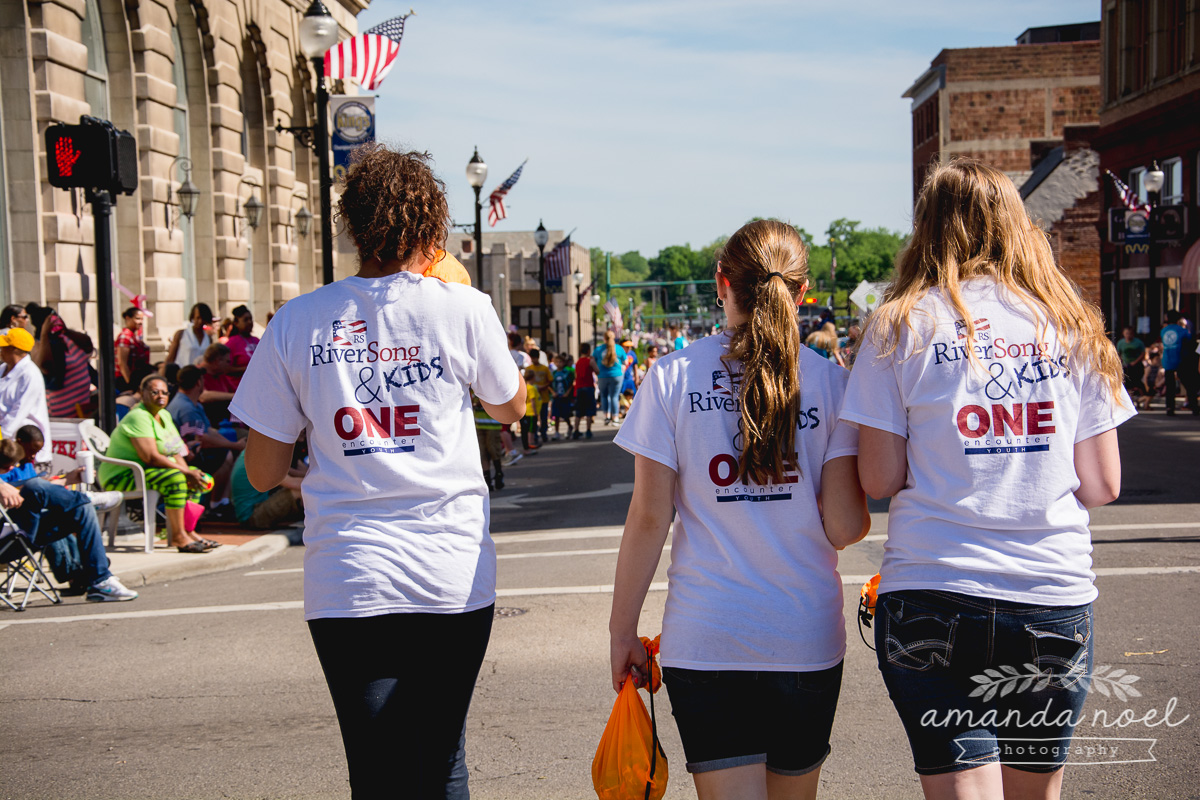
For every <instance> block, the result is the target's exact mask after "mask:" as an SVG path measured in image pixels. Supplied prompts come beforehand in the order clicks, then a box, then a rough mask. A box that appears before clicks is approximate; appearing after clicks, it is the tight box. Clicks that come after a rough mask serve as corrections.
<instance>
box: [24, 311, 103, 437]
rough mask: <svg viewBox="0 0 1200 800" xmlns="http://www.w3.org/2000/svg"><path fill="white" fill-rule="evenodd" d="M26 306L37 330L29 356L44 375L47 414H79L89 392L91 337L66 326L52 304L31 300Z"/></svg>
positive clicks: (86, 401) (64, 415) (90, 392)
mask: <svg viewBox="0 0 1200 800" xmlns="http://www.w3.org/2000/svg"><path fill="white" fill-rule="evenodd" d="M26 309H27V310H28V312H29V317H30V319H31V320H32V322H33V329H34V331H35V333H36V334H37V343H36V344H34V346H33V350H32V352H30V354H29V358H30V360H31V361H33V363H34V364H36V365H37V366H38V368H39V369H40V370H41V371H42V376H43V377H44V378H45V379H46V405H47V407H48V408H49V411H50V416H52V417H79V416H81V411H83V410H84V409H86V408H87V406H88V405H89V404H90V401H91V396H92V373H91V364H90V357H91V355H92V353H94V352H95V347H93V345H92V340H91V337H89V336H88V335H87V334H86V333H81V332H79V331H73V330H71V329H70V328H68V327H67V326H66V323H64V322H63V321H62V318H61V317H59V316H58V314H56V313H55V312H54V309H53V308H49V307H44V306H39V305H36V304H34V303H30V304H29V305H28V306H26Z"/></svg>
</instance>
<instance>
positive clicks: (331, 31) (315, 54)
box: [300, 0, 338, 284]
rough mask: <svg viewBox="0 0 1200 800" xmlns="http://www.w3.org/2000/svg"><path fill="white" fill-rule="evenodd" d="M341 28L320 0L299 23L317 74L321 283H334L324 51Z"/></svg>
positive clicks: (334, 41) (306, 52)
mask: <svg viewBox="0 0 1200 800" xmlns="http://www.w3.org/2000/svg"><path fill="white" fill-rule="evenodd" d="M337 40H338V25H337V21H336V20H334V18H333V17H332V16H330V14H329V9H327V8H325V5H324V4H323V3H322V2H321V0H313V2H312V5H310V6H309V7H308V11H306V12H304V18H303V19H301V20H300V49H301V50H302V51H303V52H304V55H305V56H307V57H308V58H309V60H311V61H312V64H313V70H314V71H315V72H316V73H317V124H316V126H315V128H316V129H315V130H314V131H313V134H314V136H313V143H314V146H315V147H316V151H317V182H318V183H319V184H320V189H321V280H322V281H323V282H324V283H327V284H329V283H333V225H332V224H331V222H332V217H333V200H332V197H331V196H330V194H331V183H330V179H329V90H328V89H327V88H326V86H325V51H327V50H328V49H329V48H331V47H333V46H334V45H335V44H337Z"/></svg>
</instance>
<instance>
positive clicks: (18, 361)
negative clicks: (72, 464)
mask: <svg viewBox="0 0 1200 800" xmlns="http://www.w3.org/2000/svg"><path fill="white" fill-rule="evenodd" d="M32 349H33V336H32V335H30V333H29V331H27V330H25V329H24V328H6V329H4V330H0V362H3V364H4V367H3V369H4V371H3V372H2V373H0V433H2V434H3V435H4V438H5V439H11V438H13V437H14V436H16V433H17V429H18V428H20V427H21V426H23V425H36V426H37V427H38V429H39V430H40V431H41V432H42V439H43V440H44V441H45V445H43V447H42V449H41V450H39V451H38V454H37V456H36V457H35V458H34V460H35V461H37V462H38V463H45V462H48V461H49V460H50V453H51V449H50V412H49V411H48V410H47V408H46V381H45V379H44V378H42V373H41V370H39V369H38V368H37V365H35V364H34V363H33V361H32V360H30V358H29V351H30V350H32Z"/></svg>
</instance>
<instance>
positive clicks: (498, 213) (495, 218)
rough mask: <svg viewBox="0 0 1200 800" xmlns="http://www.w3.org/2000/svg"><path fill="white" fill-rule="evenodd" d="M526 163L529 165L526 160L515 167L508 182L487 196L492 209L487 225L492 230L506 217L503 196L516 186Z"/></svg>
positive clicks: (489, 212) (489, 211) (489, 210)
mask: <svg viewBox="0 0 1200 800" xmlns="http://www.w3.org/2000/svg"><path fill="white" fill-rule="evenodd" d="M527 163H529V159H528V158H527V159H525V160H524V161H522V162H521V166H519V167H517V170H516V172H514V173H513V174H512V175H509V176H508V180H506V181H505V182H504V183H502V184H500V185H499V186H497V187H496V188H495V189H493V190H492V193H491V194H490V195H488V202H489V203H491V204H492V207H491V208H490V209H488V224H489V225H491V226H492V227H493V228H494V227H496V223H497V222H499V221H500V220H502V219H504V218H505V217H506V216H508V215H507V214H505V213H504V195H506V194H508V190H509V189H511V188H512V187H514V186H516V185H517V181H518V180H519V179H520V177H521V170H523V169H525V165H526V164H527Z"/></svg>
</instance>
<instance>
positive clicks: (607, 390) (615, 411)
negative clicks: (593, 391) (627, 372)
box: [599, 375, 621, 417]
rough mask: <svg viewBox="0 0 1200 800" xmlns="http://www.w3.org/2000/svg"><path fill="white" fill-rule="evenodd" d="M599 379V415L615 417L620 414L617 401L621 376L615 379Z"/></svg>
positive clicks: (603, 377)
mask: <svg viewBox="0 0 1200 800" xmlns="http://www.w3.org/2000/svg"><path fill="white" fill-rule="evenodd" d="M599 377H600V413H601V414H603V415H604V416H606V417H616V416H617V415H619V414H620V413H621V403H620V401H619V400H618V399H617V398H618V397H619V396H620V394H621V376H620V375H618V376H616V377H615V378H609V377H605V376H604V375H601V376H599Z"/></svg>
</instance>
